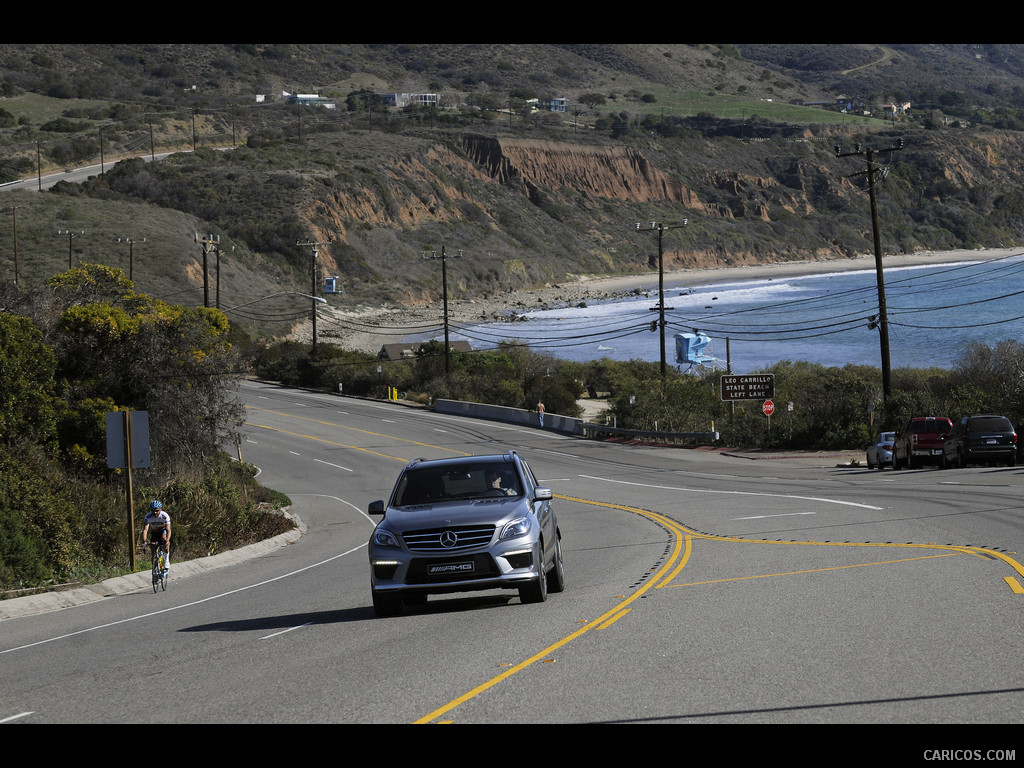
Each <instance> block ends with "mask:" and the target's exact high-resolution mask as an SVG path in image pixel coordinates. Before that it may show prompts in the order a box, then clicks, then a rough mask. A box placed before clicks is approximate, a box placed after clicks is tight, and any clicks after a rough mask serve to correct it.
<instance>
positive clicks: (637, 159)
mask: <svg viewBox="0 0 1024 768" xmlns="http://www.w3.org/2000/svg"><path fill="white" fill-rule="evenodd" d="M367 167H369V166H367ZM806 170H808V169H805V168H801V167H793V168H788V169H779V168H775V169H766V172H765V174H764V175H758V174H755V173H749V172H746V173H745V172H741V171H738V170H734V169H730V168H728V167H725V168H722V169H721V170H704V171H702V172H701V174H700V175H699V176H697V177H695V178H694V179H693V180H692V181H693V183H695V184H697V185H698V186H699V188H700V189H701V190H703V191H704V193H706V195H707V196H708V198H709V199H707V200H702V199H701V196H699V195H698V194H697V193H695V192H694V191H693V189H691V188H690V187H689V186H687V185H686V184H684V183H682V181H681V180H680V179H679V178H678V177H677V176H674V175H672V174H670V173H669V172H667V171H665V170H664V169H662V168H659V167H657V166H656V164H655V163H653V162H651V160H650V159H648V158H647V157H646V156H645V155H644V153H643V152H641V151H640V150H638V149H636V148H633V147H629V146H607V145H606V146H601V145H587V144H577V143H568V142H554V141H546V140H542V139H529V138H497V137H491V136H479V135H470V136H464V137H462V138H461V139H459V140H458V141H457V142H456V143H454V144H452V145H445V144H442V143H432V144H428V145H425V149H424V150H423V151H422V152H420V153H417V154H413V153H410V154H408V155H406V156H403V157H393V158H390V159H388V160H387V162H386V164H381V165H378V166H374V167H372V168H371V169H370V171H371V172H369V173H366V174H365V175H363V176H362V177H359V178H358V179H357V180H354V181H353V182H352V183H349V184H347V185H345V184H334V185H332V186H331V188H330V189H329V191H328V192H327V194H326V195H323V194H322V195H320V196H319V197H318V199H317V201H316V202H315V203H313V204H311V206H310V207H309V208H308V209H307V210H306V211H305V212H304V218H305V219H306V220H307V221H308V222H310V223H311V225H312V226H313V227H314V230H315V231H317V232H319V233H321V234H322V235H323V236H324V238H327V237H328V236H329V237H330V238H333V239H335V240H340V241H342V242H344V243H347V244H348V245H350V246H351V247H350V248H349V252H348V253H347V254H346V255H345V256H344V257H343V258H339V257H338V255H337V254H338V252H339V250H340V249H337V248H328V249H326V250H325V251H323V252H322V258H323V262H322V264H323V267H324V269H325V270H326V273H327V274H350V275H351V274H360V273H361V274H363V275H365V276H366V277H365V279H366V280H367V281H369V280H372V279H374V278H373V277H372V276H371V273H373V272H376V274H377V275H378V276H379V277H378V279H381V278H384V279H387V278H388V277H394V275H393V274H387V275H386V274H385V273H387V272H388V271H389V270H390V272H392V273H394V272H395V271H396V270H402V278H403V279H402V280H401V281H394V282H395V283H396V286H395V289H394V290H393V291H392V292H391V295H392V296H394V297H395V298H398V299H399V300H400V301H402V302H403V303H410V302H411V303H418V302H423V301H431V300H434V299H436V297H437V289H436V288H433V289H431V288H429V287H427V285H428V283H429V276H427V275H426V274H425V273H423V274H420V275H418V274H417V269H418V266H417V265H415V264H412V263H411V262H412V260H413V259H412V257H411V254H409V255H407V261H406V262H405V266H401V265H397V263H390V264H389V263H388V262H387V258H388V257H387V255H386V254H385V253H372V251H373V247H371V246H369V245H368V239H367V237H366V236H365V233H366V232H368V231H369V230H371V229H377V230H378V232H380V231H382V230H387V231H388V232H389V233H391V234H390V236H391V237H392V238H393V239H396V240H397V239H399V238H402V237H405V238H406V240H405V242H406V248H407V251H408V250H412V248H411V247H409V245H410V241H413V242H418V239H419V238H423V239H425V235H423V234H422V233H421V232H420V230H421V229H424V230H425V229H427V228H432V227H433V225H435V224H444V225H447V229H446V231H452V232H457V231H459V230H458V229H457V228H458V227H459V226H467V225H468V226H471V227H472V228H473V229H474V230H476V231H480V230H481V229H486V230H490V231H492V232H502V233H506V234H507V233H508V232H507V230H506V227H505V224H506V222H507V221H508V219H509V218H510V217H512V218H516V217H518V218H517V220H518V221H523V220H528V219H529V217H530V216H533V217H535V218H534V222H535V223H534V224H533V227H534V230H536V227H537V226H538V224H537V223H536V222H537V221H540V222H544V221H551V219H550V218H548V217H547V215H546V214H538V213H537V211H538V210H539V209H540V208H541V207H542V206H543V205H544V203H546V202H553V205H554V206H563V210H566V211H569V212H570V213H569V215H568V216H565V217H559V216H555V217H554V219H555V220H556V221H557V224H556V223H555V222H552V224H551V226H552V227H554V226H561V227H563V231H565V232H567V233H570V234H569V235H568V238H569V239H570V240H571V241H572V242H573V245H575V244H576V243H577V242H578V241H583V240H586V241H588V242H589V243H591V244H590V245H588V246H586V247H587V248H589V253H588V254H587V255H586V257H588V258H590V262H587V263H586V266H584V259H585V257H584V256H583V255H582V254H580V253H577V254H572V253H564V252H563V253H561V254H560V258H564V259H565V265H564V266H565V269H564V270H563V271H562V274H565V273H571V272H579V271H583V272H590V273H594V272H596V271H598V270H599V269H600V270H603V271H605V272H608V273H613V272H626V271H633V270H638V269H640V270H649V269H656V268H657V264H656V260H655V262H652V261H651V258H652V257H651V255H650V249H649V248H647V249H646V250H645V251H644V254H643V255H642V257H641V259H640V260H638V259H637V257H636V255H634V256H632V257H627V256H626V255H625V253H626V251H627V249H629V248H632V249H633V252H634V254H635V252H636V251H637V250H638V248H637V244H636V239H637V238H636V236H635V233H632V234H630V233H628V232H626V231H624V228H623V227H622V226H621V218H623V216H625V217H627V218H628V217H629V216H632V215H633V214H631V213H629V211H630V210H633V211H635V210H636V206H643V205H645V204H656V203H667V204H674V205H677V206H679V207H680V208H681V211H680V213H681V217H687V212H692V213H691V214H690V215H691V216H692V217H693V218H695V219H696V218H701V217H703V218H705V219H716V220H740V219H745V220H748V221H759V222H764V223H767V224H770V223H771V222H772V215H773V212H775V213H776V214H780V213H782V212H786V214H787V215H793V214H795V215H798V216H808V215H812V214H814V213H815V209H814V205H813V202H812V197H813V194H818V195H820V194H821V190H820V189H819V190H809V189H808V188H807V186H806V185H807V180H806V178H805V177H804V175H803V174H804V172H805V171H806ZM811 170H812V171H813V172H816V171H817V169H811ZM818 175H819V176H821V175H825V174H820V173H819V174H818ZM831 178H832V179H835V178H836V177H835V175H832V176H831ZM842 184H843V182H842V181H841V180H838V181H836V182H835V185H834V187H833V189H832V190H831V192H830V194H834V193H836V191H837V190H838V189H840V188H841V187H842ZM517 200H518V201H519V202H518V203H517V202H516V201H517ZM519 203H521V208H520V209H519V210H518V211H514V210H513V209H515V208H516V206H517V205H519ZM618 205H621V206H622V215H620V214H618V213H617V212H616V206H618ZM631 206H632V207H631ZM529 211H533V213H532V214H531V213H528V212H529ZM539 226H541V227H547V226H548V225H547V224H544V223H541V224H539ZM620 230H621V231H620ZM430 231H432V232H433V231H436V228H432V229H431V230H430ZM463 231H465V230H463ZM384 237H385V236H384V235H383V234H381V235H379V238H380V241H382V240H383V238H384ZM520 237H521V236H520ZM380 241H378V242H380ZM631 241H632V242H631ZM655 242H656V241H655ZM519 243H520V244H522V243H523V238H522V237H521V239H520V240H519ZM377 247H378V248H379V249H380V250H383V246H379V245H378V246H377ZM412 247H416V246H412ZM532 247H533V249H534V250H533V251H531V250H530V246H526V247H524V248H523V249H522V250H523V258H524V259H526V260H529V259H533V260H534V262H536V261H538V260H539V259H542V258H548V259H550V256H549V254H550V253H551V249H550V248H549V247H548V245H547V244H545V243H542V242H538V243H536V244H534V245H533V246H532ZM673 247H674V246H672V245H671V244H666V250H665V252H664V261H665V265H666V267H667V268H669V269H680V268H704V267H717V266H733V265H742V264H753V263H763V262H765V261H771V260H774V259H791V258H827V257H835V256H841V255H844V254H843V253H841V252H840V251H839V250H838V249H834V248H833V247H832V246H831V245H830V244H828V243H822V244H821V246H820V247H819V248H816V249H815V250H814V251H812V252H807V251H800V252H797V251H795V250H789V251H787V250H786V246H785V244H783V243H781V242H780V243H779V250H778V252H777V253H773V254H766V253H765V252H764V251H763V250H762V251H760V252H757V253H754V252H750V251H745V250H744V249H743V248H742V247H740V248H737V247H736V246H735V244H734V245H731V246H728V248H729V250H728V252H726V250H725V249H726V247H727V246H725V245H723V244H721V243H719V242H715V241H714V240H713V239H710V240H709V241H707V242H705V243H703V244H702V245H699V246H696V247H694V245H693V244H692V243H691V244H690V245H689V246H688V247H687V248H686V249H685V250H673ZM655 250H656V249H655ZM367 252H371V253H370V255H368V256H363V255H360V254H363V253H367ZM846 255H848V254H846ZM416 258H417V259H418V255H417V257H416ZM513 258H514V259H518V258H519V254H516V255H515V256H514V257H513ZM573 258H576V262H575V263H573V262H572V259H573ZM344 259H347V260H348V261H347V262H344ZM512 260H513V259H510V258H508V257H506V258H505V260H504V263H503V264H502V266H501V267H498V268H496V269H494V270H493V277H492V278H478V283H477V284H476V285H475V286H467V285H465V284H462V283H458V282H456V283H454V285H453V290H456V291H460V290H463V289H465V293H466V294H468V293H471V292H472V291H473V290H476V291H480V292H483V291H484V290H486V289H485V287H484V286H483V285H481V284H480V282H479V281H480V280H485V279H490V280H491V281H492V282H493V283H495V286H494V288H495V289H499V288H500V289H508V288H511V287H524V286H525V285H526V284H527V283H529V282H530V280H529V279H528V278H521V279H520V278H518V277H517V278H515V279H514V280H513V282H511V283H509V282H508V281H506V282H505V284H502V280H503V279H504V278H503V277H502V275H509V274H510V273H511V271H512V270H510V268H509V266H508V265H509V264H511V263H512ZM602 260H603V261H602ZM343 262H344V263H343ZM595 262H596V263H602V264H603V265H604V266H603V267H596V266H594V264H595ZM552 273H554V270H552ZM457 274H458V269H456V270H455V271H454V272H453V271H451V270H450V277H454V278H455V279H456V280H458V278H457V276H456V275H457ZM399 282H400V283H401V286H400V287H398V285H397V283H399ZM435 282H436V281H435Z"/></svg>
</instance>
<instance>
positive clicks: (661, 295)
mask: <svg viewBox="0 0 1024 768" xmlns="http://www.w3.org/2000/svg"><path fill="white" fill-rule="evenodd" d="M688 223H689V222H688V220H687V219H683V221H682V223H680V224H662V223H660V222H657V221H652V222H651V223H650V225H649V226H648V227H647V229H648V230H654V231H656V232H657V233H658V306H657V307H654V309H656V310H658V327H659V329H660V330H661V376H662V378H664V377H665V310H666V309H672V307H666V306H665V251H664V237H665V232H666V231H668V230H670V229H680V228H682V227H685V226H686V225H687V224H688ZM643 229H644V228H643V225H641V224H640V222H639V221H638V222H637V223H636V231H637V232H641V231H643Z"/></svg>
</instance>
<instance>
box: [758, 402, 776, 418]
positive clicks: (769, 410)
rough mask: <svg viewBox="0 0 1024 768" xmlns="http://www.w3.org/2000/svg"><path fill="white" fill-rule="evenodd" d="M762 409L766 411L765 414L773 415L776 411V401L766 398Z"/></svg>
mask: <svg viewBox="0 0 1024 768" xmlns="http://www.w3.org/2000/svg"><path fill="white" fill-rule="evenodd" d="M761 410H762V411H764V415H765V416H771V415H772V414H773V413H775V403H773V402H772V401H771V400H765V401H764V405H762V406H761Z"/></svg>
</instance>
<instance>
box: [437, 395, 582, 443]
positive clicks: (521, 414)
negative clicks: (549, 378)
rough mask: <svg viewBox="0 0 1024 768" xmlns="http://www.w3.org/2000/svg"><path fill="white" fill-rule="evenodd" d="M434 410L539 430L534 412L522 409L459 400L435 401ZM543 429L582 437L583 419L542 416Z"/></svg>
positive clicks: (555, 414) (554, 415) (538, 420)
mask: <svg viewBox="0 0 1024 768" xmlns="http://www.w3.org/2000/svg"><path fill="white" fill-rule="evenodd" d="M434 410H435V411H437V412H438V413H451V414H454V415H456V416H472V417H474V418H478V419H490V420H491V421H502V422H505V423H506V424H521V425H522V426H524V427H535V428H537V429H540V419H539V415H538V414H537V412H536V411H527V410H526V409H524V408H508V407H507V406H504V405H487V404H485V403H466V402H463V401H461V400H435V401H434ZM544 429H550V430H551V431H553V432H561V433H563V434H567V435H580V436H582V435H583V419H577V418H573V417H571V416H559V415H558V414H557V413H545V414H544Z"/></svg>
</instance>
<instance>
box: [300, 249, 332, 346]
mask: <svg viewBox="0 0 1024 768" xmlns="http://www.w3.org/2000/svg"><path fill="white" fill-rule="evenodd" d="M332 242H334V239H333V238H332V239H330V240H326V241H324V242H322V243H312V242H308V241H307V242H300V241H296V242H295V245H297V246H307V247H308V246H312V248H313V254H312V256H313V264H312V268H311V269H310V274H311V276H312V280H313V288H312V290H311V291H310V294H311V296H312V298H313V308H312V313H313V349H312V354H314V355H315V354H316V305H317V303H318V302H319V301H321V299H318V298H317V295H316V284H317V279H316V277H317V269H316V265H317V259H318V258H319V257H320V246H321V245H328V244H329V243H332Z"/></svg>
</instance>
